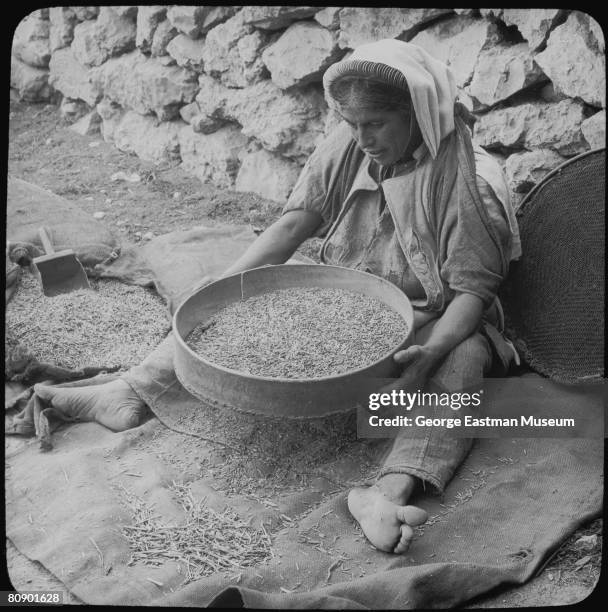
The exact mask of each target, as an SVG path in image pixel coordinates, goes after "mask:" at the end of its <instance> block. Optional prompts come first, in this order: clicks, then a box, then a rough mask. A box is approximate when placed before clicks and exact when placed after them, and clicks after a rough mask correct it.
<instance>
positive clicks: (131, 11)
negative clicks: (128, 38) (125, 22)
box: [109, 6, 139, 21]
mask: <svg viewBox="0 0 608 612" xmlns="http://www.w3.org/2000/svg"><path fill="white" fill-rule="evenodd" d="M109 8H111V9H112V10H113V11H114V12H115V13H116V14H117V15H118V16H119V17H126V18H127V19H132V20H133V21H135V20H136V19H137V12H138V8H139V7H137V6H111V7H109Z"/></svg>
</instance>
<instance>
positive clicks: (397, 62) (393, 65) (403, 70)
mask: <svg viewBox="0 0 608 612" xmlns="http://www.w3.org/2000/svg"><path fill="white" fill-rule="evenodd" d="M347 75H348V76H362V77H371V78H375V79H379V80H381V81H383V82H385V83H387V84H390V85H395V86H397V87H403V86H404V84H406V86H407V89H409V95H410V96H411V99H412V104H413V107H414V114H415V116H416V120H417V122H418V126H419V127H420V131H421V133H422V138H423V140H424V142H425V144H426V146H427V147H428V149H429V152H430V154H431V155H432V157H433V158H435V157H436V156H437V151H438V150H439V143H440V142H441V141H442V140H443V138H445V137H446V136H447V135H448V134H449V133H450V132H452V131H453V130H454V102H455V101H456V95H457V93H456V83H455V80H454V76H453V75H452V71H451V70H450V69H449V68H448V67H447V66H446V65H445V64H444V63H443V62H440V61H439V60H436V59H434V58H433V57H431V56H430V55H429V54H428V53H427V52H426V51H425V50H424V49H421V48H420V47H417V46H416V45H412V44H411V43H406V42H403V41H400V40H395V39H392V38H391V39H385V40H379V41H377V42H373V43H368V44H365V45H361V46H360V47H357V49H355V50H354V52H353V54H352V55H351V56H350V57H349V58H348V59H346V60H342V61H341V62H337V63H335V64H333V65H332V66H330V67H329V68H328V69H327V71H326V72H325V74H324V75H323V86H324V88H325V97H326V99H327V102H328V104H329V105H330V106H332V107H334V108H335V102H334V100H333V99H332V98H331V96H330V94H329V85H330V84H331V83H333V82H334V81H336V80H337V79H339V78H341V77H344V76H347ZM403 88H404V87H403ZM404 89H405V88H404Z"/></svg>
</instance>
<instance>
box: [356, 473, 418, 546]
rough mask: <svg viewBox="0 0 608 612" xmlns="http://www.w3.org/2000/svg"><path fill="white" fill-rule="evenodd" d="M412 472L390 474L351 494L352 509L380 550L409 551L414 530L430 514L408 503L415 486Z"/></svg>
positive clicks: (358, 488)
mask: <svg viewBox="0 0 608 612" xmlns="http://www.w3.org/2000/svg"><path fill="white" fill-rule="evenodd" d="M414 484H415V479H414V478H413V477H412V476H409V475H408V474H388V475H387V476H385V477H384V478H382V479H380V480H379V481H378V482H377V483H376V484H374V485H373V486H371V487H357V488H355V489H352V490H351V491H350V493H349V494H348V509H349V510H350V513H351V514H352V515H353V517H354V518H355V519H356V520H357V522H358V523H359V525H361V529H362V530H363V533H364V534H365V535H366V537H367V539H368V540H369V541H370V542H371V543H372V544H373V545H374V546H375V547H376V548H378V549H379V550H384V551H385V552H392V553H397V554H401V553H404V552H406V551H407V549H408V548H409V546H410V543H411V541H412V539H413V538H414V530H413V529H412V527H415V526H417V525H421V524H422V523H424V522H425V521H426V520H427V518H428V514H427V513H426V512H425V511H424V510H422V508H418V507H417V506H407V505H404V504H405V503H406V502H407V499H408V498H409V496H410V494H411V491H412V490H413V488H414Z"/></svg>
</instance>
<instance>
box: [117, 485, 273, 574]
mask: <svg viewBox="0 0 608 612" xmlns="http://www.w3.org/2000/svg"><path fill="white" fill-rule="evenodd" d="M172 489H173V493H174V495H175V496H176V498H177V500H178V501H179V502H180V504H181V506H182V508H183V510H184V513H185V517H186V521H185V523H184V524H182V525H165V524H163V523H162V522H160V521H159V520H158V518H156V517H155V516H154V513H153V510H152V509H151V508H150V507H148V506H146V504H145V503H144V502H143V501H142V500H141V499H139V498H138V497H136V496H135V495H133V494H131V493H130V492H129V491H127V490H126V489H124V488H123V493H124V495H125V501H126V503H127V505H128V506H129V507H130V509H131V512H132V521H133V524H131V525H124V526H123V527H122V532H123V534H124V535H125V537H126V538H127V541H128V542H129V548H130V550H131V560H130V561H129V563H128V565H133V564H135V563H138V562H140V563H143V564H144V565H152V566H160V565H163V564H164V563H165V562H166V561H167V560H170V561H177V562H181V563H183V564H184V565H185V569H186V580H185V581H184V582H185V583H188V582H190V581H192V580H196V579H197V578H201V577H202V576H210V575H211V574H215V573H216V572H221V571H226V570H231V571H234V570H235V569H238V568H245V567H250V566H253V565H258V564H260V563H263V562H264V561H266V560H267V559H269V558H270V556H271V552H270V548H271V544H272V542H271V540H270V536H269V535H268V533H267V532H266V531H265V530H264V529H263V528H262V529H261V530H260V529H255V528H253V527H251V526H250V525H249V523H247V522H245V521H243V520H242V519H241V518H239V517H238V516H237V515H236V514H235V513H234V512H232V511H231V510H230V509H229V508H226V509H225V510H224V511H223V512H217V511H216V510H214V509H213V508H210V507H208V506H206V505H205V503H204V500H201V501H197V500H195V499H194V498H193V497H192V493H191V492H190V491H189V489H188V487H187V486H184V485H181V484H178V483H173V487H172Z"/></svg>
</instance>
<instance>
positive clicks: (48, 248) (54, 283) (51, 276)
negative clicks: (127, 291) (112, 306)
mask: <svg viewBox="0 0 608 612" xmlns="http://www.w3.org/2000/svg"><path fill="white" fill-rule="evenodd" d="M38 235H39V236H40V240H42V245H43V246H44V250H45V252H46V255H42V256H40V257H35V258H34V260H33V267H34V270H35V272H36V275H37V276H38V277H39V278H40V283H41V285H42V290H43V291H44V295H46V296H47V297H53V296H54V295H59V294H61V293H69V292H70V291H75V290H76V289H90V288H91V285H90V284H89V279H88V278H87V274H86V272H85V271H84V268H83V267H82V264H81V263H80V262H79V261H78V259H77V258H76V255H75V254H74V251H72V250H71V249H65V250H63V251H57V252H55V251H54V250H53V245H52V244H51V241H50V240H49V237H48V235H47V233H46V231H45V229H44V228H42V227H41V228H40V229H39V230H38Z"/></svg>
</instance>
